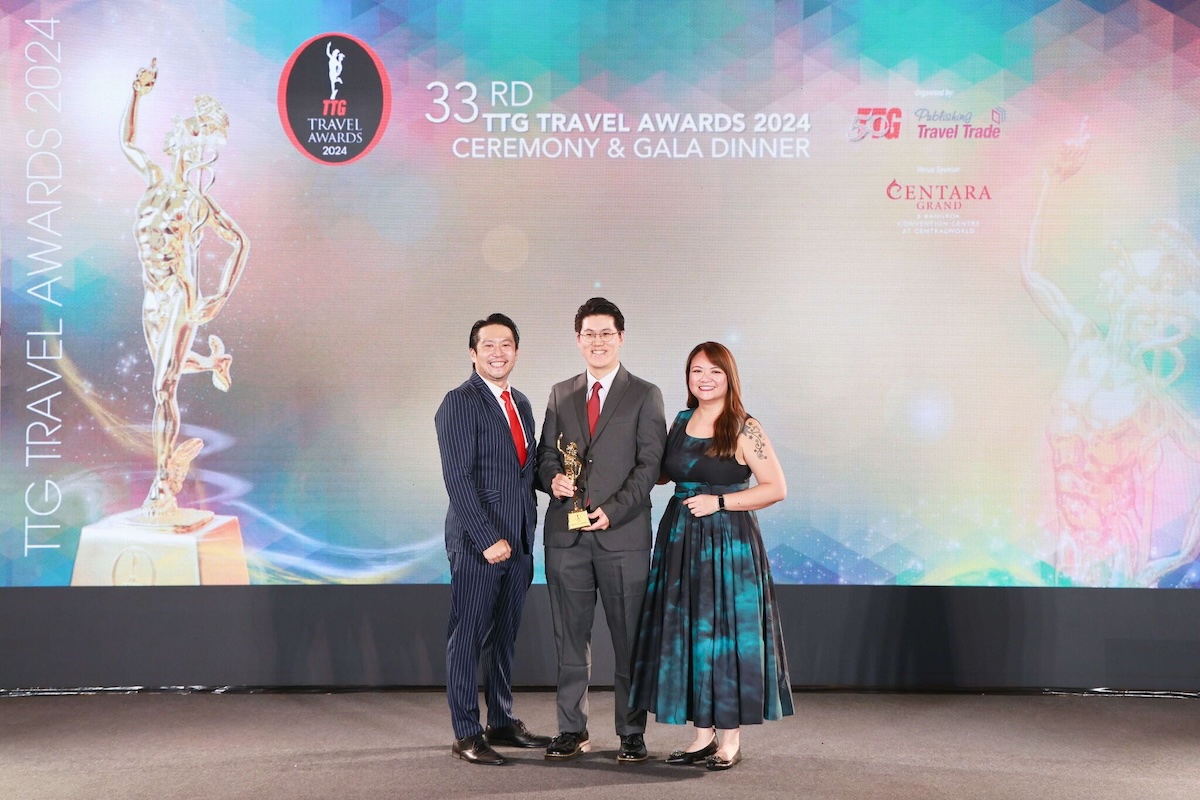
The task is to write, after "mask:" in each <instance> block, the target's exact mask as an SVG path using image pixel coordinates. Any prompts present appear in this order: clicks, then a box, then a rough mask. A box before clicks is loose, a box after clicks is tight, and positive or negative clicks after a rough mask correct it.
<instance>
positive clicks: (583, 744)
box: [546, 729, 592, 759]
mask: <svg viewBox="0 0 1200 800" xmlns="http://www.w3.org/2000/svg"><path fill="white" fill-rule="evenodd" d="M591 749H592V743H591V741H590V740H589V739H588V732H587V729H584V730H582V731H580V732H579V733H573V732H571V731H564V732H563V733H560V734H559V735H558V736H555V737H554V740H553V741H552V742H550V746H549V747H547V748H546V758H554V759H567V758H575V756H577V755H579V754H580V753H586V752H587V751H589V750H591Z"/></svg>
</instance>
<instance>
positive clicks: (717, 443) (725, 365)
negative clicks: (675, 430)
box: [683, 342, 750, 458]
mask: <svg viewBox="0 0 1200 800" xmlns="http://www.w3.org/2000/svg"><path fill="white" fill-rule="evenodd" d="M701 353H703V354H704V355H705V356H707V357H708V360H709V361H711V362H712V363H713V366H714V367H717V368H719V369H720V370H721V371H722V372H724V373H725V381H726V383H727V384H728V386H729V389H728V391H727V392H726V393H725V408H723V409H721V414H720V416H718V417H717V421H716V422H715V423H713V439H712V444H711V445H709V448H708V451H707V453H706V455H710V456H712V457H713V458H733V456H734V455H735V454H736V453H737V443H738V436H739V435H740V434H741V432H742V426H743V425H745V424H746V420H747V419H748V418H749V417H750V415H749V414H747V413H746V408H745V406H743V405H742V381H741V379H740V378H738V371H737V362H736V361H734V360H733V353H731V352H729V348H728V347H726V346H725V345H723V344H720V343H719V342H701V343H700V344H698V345H696V346H695V347H693V348H692V352H690V353H688V357H687V363H686V364H684V367H683V375H684V385H685V386H687V387H688V399H687V405H688V408H696V407H697V406H699V405H700V401H699V400H698V399H696V396H695V395H694V394H692V388H691V372H692V360H693V359H695V358H696V356H697V355H699V354H701Z"/></svg>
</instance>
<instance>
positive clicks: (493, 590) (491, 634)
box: [446, 548, 533, 739]
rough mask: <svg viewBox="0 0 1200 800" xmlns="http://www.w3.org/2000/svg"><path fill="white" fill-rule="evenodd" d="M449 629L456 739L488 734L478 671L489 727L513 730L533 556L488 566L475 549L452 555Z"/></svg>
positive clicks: (448, 690)
mask: <svg viewBox="0 0 1200 800" xmlns="http://www.w3.org/2000/svg"><path fill="white" fill-rule="evenodd" d="M446 555H447V556H448V557H449V559H450V625H449V634H448V639H447V643H446V700H447V701H448V702H449V704H450V722H451V724H452V725H453V726H454V738H456V739H465V738H466V737H468V736H474V735H476V734H478V733H482V732H483V726H482V725H480V722H479V684H478V678H479V672H480V667H482V672H483V696H484V700H485V701H486V703H487V724H488V725H489V726H491V727H493V728H499V727H503V726H505V725H511V724H512V723H513V722H514V721H515V718H514V717H513V714H512V704H513V697H512V661H513V649H514V647H515V645H516V641H517V629H518V628H519V627H520V625H521V611H522V609H524V607H525V594H526V592H527V591H528V590H529V584H530V583H532V582H533V555H532V554H530V553H525V554H521V555H518V554H516V553H515V552H514V554H513V555H512V557H511V558H509V559H508V560H507V561H501V562H500V563H499V564H489V563H487V561H486V560H484V558H483V554H482V553H480V552H479V551H478V550H475V549H473V548H468V549H465V550H455V551H450V552H448V553H447V554H446Z"/></svg>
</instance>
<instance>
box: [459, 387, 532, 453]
mask: <svg viewBox="0 0 1200 800" xmlns="http://www.w3.org/2000/svg"><path fill="white" fill-rule="evenodd" d="M471 386H473V387H474V388H475V392H476V394H477V395H478V396H479V401H480V402H481V403H483V405H484V406H485V407H486V409H490V410H485V411H484V416H485V417H491V418H492V419H493V420H495V423H496V424H495V426H494V427H495V428H496V432H497V434H499V435H502V436H503V437H504V438H505V439H507V440H508V442H509V443H510V445H511V444H512V429H511V428H510V427H509V425H508V415H507V414H505V413H504V410H503V409H501V408H500V403H498V402H497V401H496V396H495V395H494V394H492V390H491V389H489V388H488V386H487V384H486V383H485V382H484V380H483V378H481V377H480V376H479V373H478V372H472V373H471ZM509 389H510V390H511V389H512V385H511V384H510V385H509ZM513 402H514V405H515V404H516V400H515V396H514V401H513ZM517 417H518V418H519V419H521V426H522V427H523V428H524V429H525V449H526V456H525V466H528V465H529V464H531V463H533V459H532V458H530V457H529V455H528V451H529V443H530V442H532V441H533V434H532V430H533V419H532V418H530V419H525V418H524V417H525V415H524V414H522V413H521V409H518V412H517ZM535 446H536V445H535ZM509 452H510V453H512V458H513V461H516V460H517V448H516V445H512V446H511V447H510V448H509ZM517 466H521V464H520V462H517Z"/></svg>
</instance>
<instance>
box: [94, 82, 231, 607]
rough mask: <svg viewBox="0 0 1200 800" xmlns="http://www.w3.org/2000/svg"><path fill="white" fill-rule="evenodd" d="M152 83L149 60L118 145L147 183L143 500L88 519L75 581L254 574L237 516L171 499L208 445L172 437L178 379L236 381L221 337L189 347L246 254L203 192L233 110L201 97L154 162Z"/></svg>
mask: <svg viewBox="0 0 1200 800" xmlns="http://www.w3.org/2000/svg"><path fill="white" fill-rule="evenodd" d="M157 80H158V64H157V59H155V60H152V61H151V62H150V66H149V67H144V68H142V69H140V70H138V72H137V76H136V77H135V78H134V80H133V83H132V86H131V89H130V94H129V101H128V105H127V106H126V109H125V114H124V116H123V117H122V119H121V126H120V135H121V149H122V151H123V152H124V154H125V157H126V159H128V160H129V162H130V163H131V164H132V165H133V167H134V168H135V169H136V170H137V171H138V173H139V174H140V175H141V176H142V178H143V180H144V181H145V187H146V188H145V190H144V191H143V193H142V196H141V199H140V200H139V201H138V203H137V206H136V209H135V212H134V218H135V221H134V241H135V242H136V244H137V253H138V262H139V265H140V268H141V287H142V333H143V335H144V337H145V341H146V347H147V349H148V350H149V356H150V361H151V364H152V365H153V376H152V385H151V387H150V389H151V396H152V397H153V400H154V414H153V418H152V420H151V424H150V440H151V443H152V445H153V450H154V477H153V479H152V480H151V484H150V489H149V492H148V493H147V495H146V499H145V501H144V502H143V503H142V505H141V507H140V508H136V509H133V510H130V511H125V512H123V513H120V514H115V515H112V516H110V517H107V518H105V519H103V520H100V521H99V522H96V523H94V524H92V525H87V526H85V527H84V528H83V530H82V531H81V535H80V542H79V549H78V551H77V552H76V556H75V568H74V572H73V574H72V578H71V583H72V585H89V586H94V585H145V584H147V583H152V584H159V585H162V584H176V585H178V584H207V583H249V573H248V570H247V565H246V556H245V552H244V548H243V545H242V535H241V526H240V525H239V523H238V520H237V517H232V516H219V515H215V514H213V512H212V511H209V510H207V509H199V508H187V507H183V506H181V505H180V504H179V503H178V502H177V501H176V496H177V495H178V494H179V492H180V491H181V490H182V489H183V487H184V481H185V478H186V477H187V474H188V471H189V469H190V467H191V463H192V460H193V459H195V457H196V456H197V455H199V453H200V451H201V450H202V449H203V447H204V442H203V441H201V440H200V439H198V438H188V439H186V440H184V441H183V442H180V441H179V434H180V431H181V428H182V422H181V420H180V409H179V401H178V399H177V390H178V387H179V382H180V379H181V378H182V377H183V376H184V375H191V374H197V373H205V374H207V375H209V377H210V378H211V379H212V383H213V385H214V386H215V387H216V388H217V389H219V390H220V391H222V392H226V391H229V388H230V386H231V384H232V378H231V376H230V369H229V368H230V364H231V363H232V361H233V358H232V356H231V355H230V354H229V353H227V352H226V351H225V345H224V343H223V342H222V341H221V339H220V337H218V336H215V335H209V336H208V337H207V343H208V350H209V352H208V353H200V352H197V351H196V350H194V349H193V345H194V344H195V341H196V338H197V335H198V333H199V330H200V328H201V327H203V326H205V325H207V324H208V323H210V322H212V321H213V320H214V319H216V317H217V315H218V314H219V313H220V311H221V309H222V308H223V307H224V305H225V303H226V302H227V301H228V300H229V297H230V295H232V294H233V290H234V288H235V287H236V286H237V283H238V280H239V279H240V278H241V276H242V273H243V271H244V270H245V267H246V259H247V257H248V255H249V251H250V240H249V238H248V237H247V236H246V234H245V233H244V232H243V231H242V229H241V228H240V227H239V226H238V225H237V223H236V222H235V221H234V220H233V218H232V217H231V216H230V215H229V214H228V213H227V212H226V211H225V210H224V209H223V208H222V207H221V206H220V205H219V204H218V203H217V201H216V199H215V198H214V197H213V196H212V193H211V191H210V190H211V189H212V185H213V182H214V180H215V172H214V168H213V165H214V164H215V163H216V161H217V152H218V150H219V149H220V147H221V146H222V145H224V144H225V141H226V134H227V133H228V130H229V117H228V116H227V115H226V113H225V110H224V108H223V107H222V106H221V104H220V103H219V102H218V101H217V100H216V98H214V97H211V96H210V95H203V94H202V95H198V96H196V97H195V99H194V101H193V108H192V109H190V111H191V114H190V115H189V116H187V117H182V118H181V117H176V118H175V122H174V125H173V127H172V129H171V131H170V132H169V133H168V134H167V137H166V141H165V143H164V145H163V151H164V153H165V154H166V158H165V159H161V162H162V163H157V162H156V161H154V160H153V159H152V158H151V157H150V155H149V154H148V153H147V152H146V151H145V150H142V149H141V148H140V147H139V146H138V145H137V131H138V110H139V106H140V104H141V101H142V99H143V98H144V97H145V96H146V95H148V94H149V93H150V92H151V90H152V89H153V88H154V84H155V83H156V82H157ZM206 234H211V235H212V236H215V237H216V238H217V239H218V240H219V242H220V243H219V244H218V247H217V249H218V250H220V251H223V252H222V253H220V260H219V261H218V262H217V263H221V264H222V266H221V269H220V275H219V277H218V279H217V280H216V281H215V283H216V287H215V289H214V290H213V291H212V292H209V293H206V292H204V291H202V289H201V281H200V274H199V273H200V264H201V262H202V260H203V259H202V258H201V256H202V254H205V255H214V256H215V255H218V254H217V253H213V252H210V251H211V248H210V247H208V246H206V243H205V235H206ZM211 241H212V240H211V239H209V242H210V243H211Z"/></svg>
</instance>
